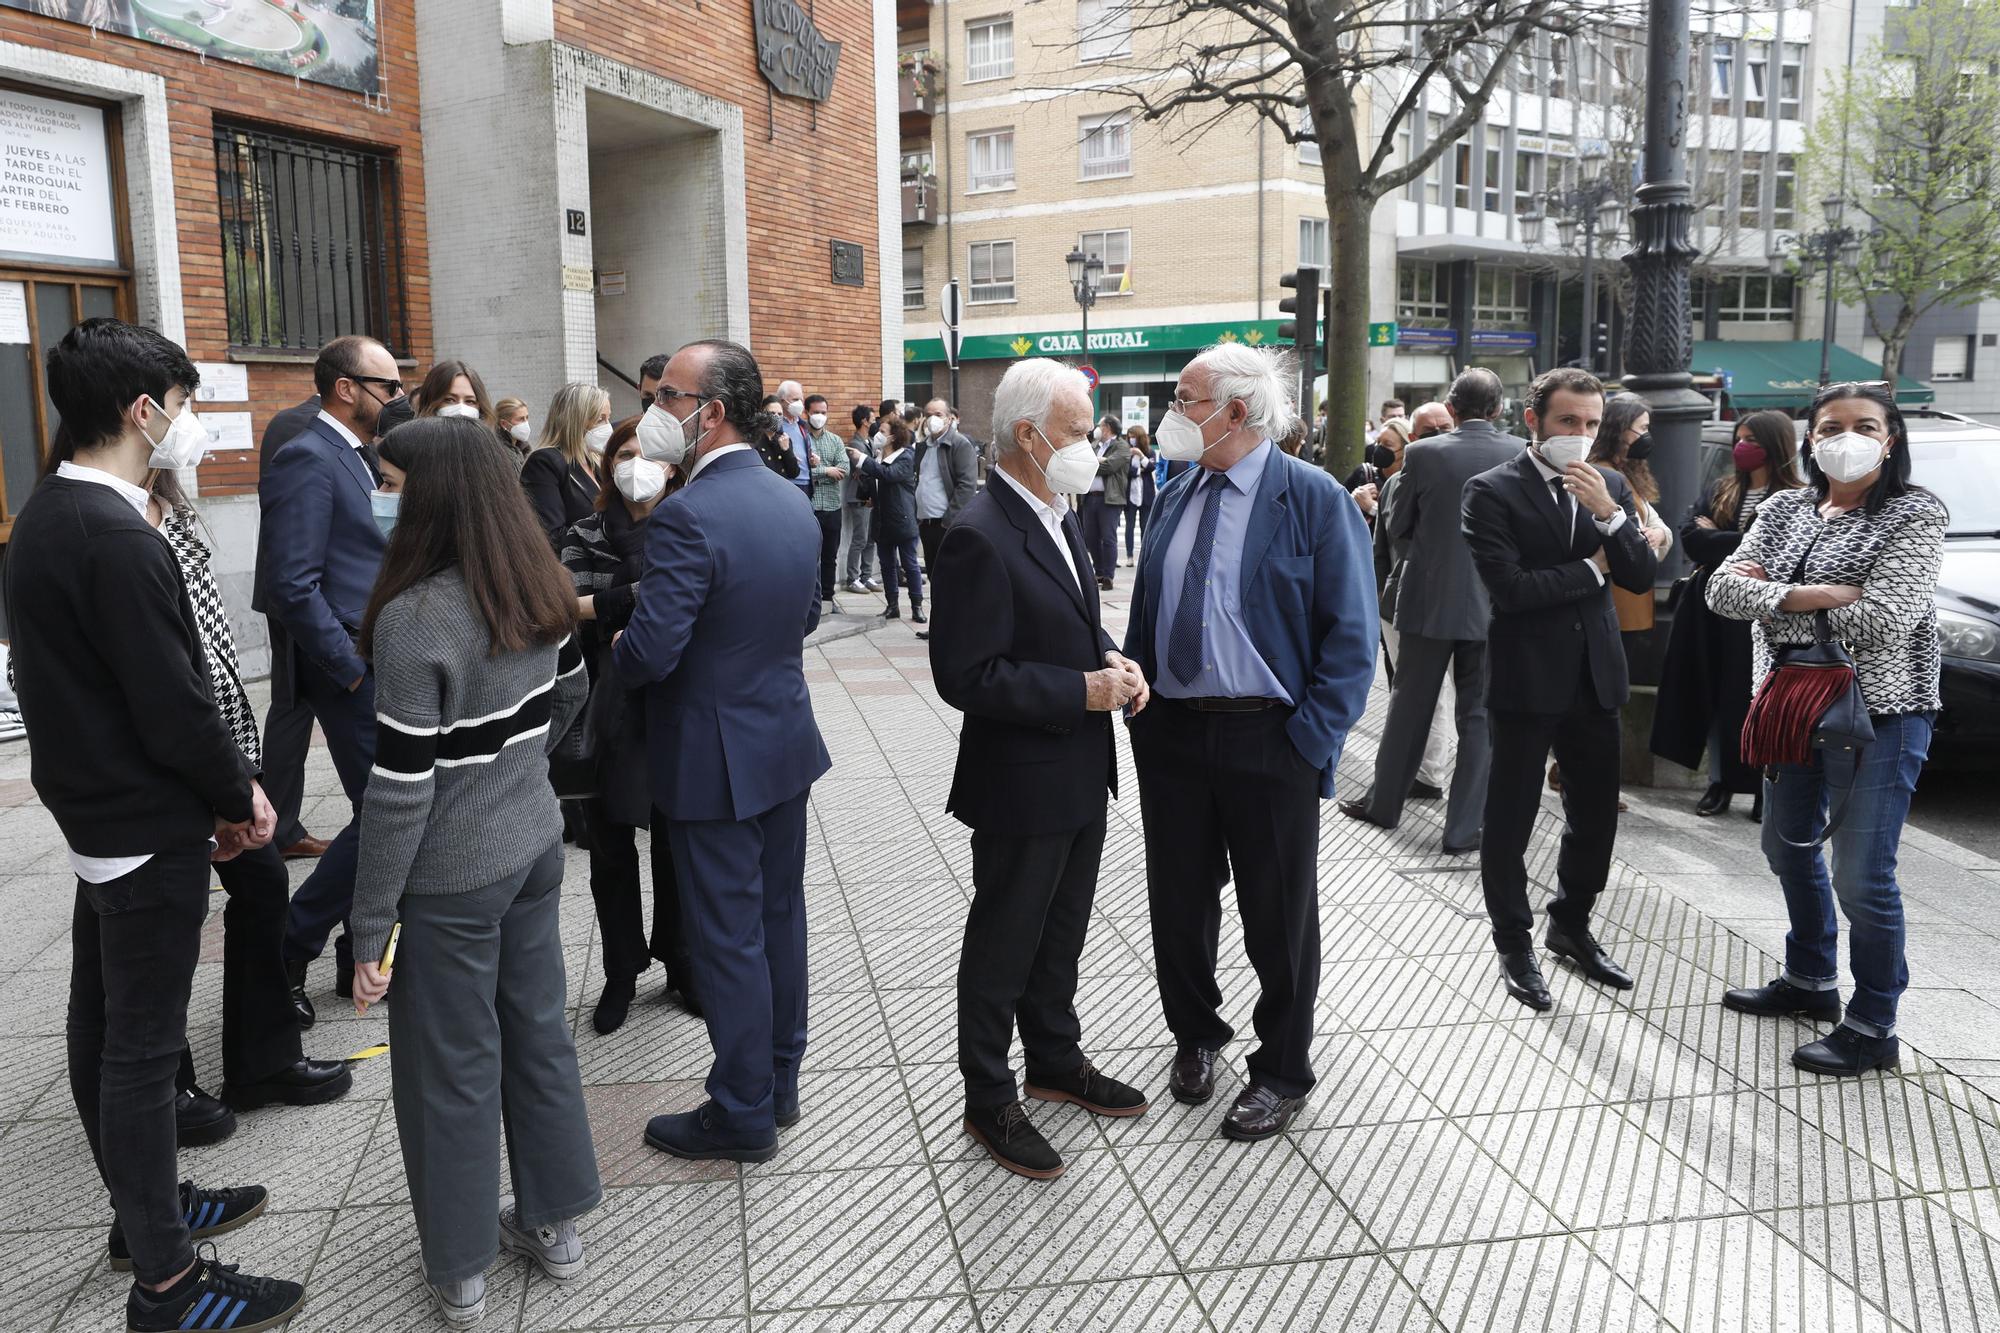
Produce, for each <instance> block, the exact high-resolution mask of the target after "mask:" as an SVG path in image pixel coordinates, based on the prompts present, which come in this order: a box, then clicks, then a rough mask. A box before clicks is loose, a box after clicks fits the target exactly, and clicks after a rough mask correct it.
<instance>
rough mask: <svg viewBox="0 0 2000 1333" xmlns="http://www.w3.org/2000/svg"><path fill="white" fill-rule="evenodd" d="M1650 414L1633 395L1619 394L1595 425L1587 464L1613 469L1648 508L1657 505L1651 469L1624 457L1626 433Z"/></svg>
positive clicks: (1657, 493) (1657, 490) (1657, 485)
mask: <svg viewBox="0 0 2000 1333" xmlns="http://www.w3.org/2000/svg"><path fill="white" fill-rule="evenodd" d="M1651 410H1652V409H1650V408H1649V407H1647V406H1646V400H1645V399H1643V398H1641V397H1640V396H1639V395H1638V394H1636V393H1621V394H1619V395H1618V396H1617V397H1616V398H1613V399H1612V400H1611V401H1610V402H1608V403H1606V404H1605V405H1604V418H1603V420H1601V421H1600V422H1598V424H1597V438H1596V439H1595V440H1593V441H1592V442H1591V445H1590V461H1591V462H1593V463H1602V464H1603V465H1604V466H1606V467H1608V468H1612V469H1614V470H1615V471H1617V472H1618V473H1619V474H1620V475H1621V476H1623V477H1624V478H1625V480H1627V481H1629V482H1631V483H1632V494H1634V495H1636V496H1638V497H1639V498H1640V499H1641V500H1644V501H1645V502H1646V503H1647V504H1656V503H1658V501H1659V498H1660V483H1658V482H1657V481H1654V480H1653V469H1651V468H1649V467H1647V466H1646V460H1645V459H1643V458H1631V457H1628V456H1627V455H1626V453H1625V432H1626V431H1628V430H1630V429H1632V423H1633V422H1635V421H1637V420H1638V419H1639V418H1640V417H1643V416H1645V415H1646V413H1647V412H1649V411H1651Z"/></svg>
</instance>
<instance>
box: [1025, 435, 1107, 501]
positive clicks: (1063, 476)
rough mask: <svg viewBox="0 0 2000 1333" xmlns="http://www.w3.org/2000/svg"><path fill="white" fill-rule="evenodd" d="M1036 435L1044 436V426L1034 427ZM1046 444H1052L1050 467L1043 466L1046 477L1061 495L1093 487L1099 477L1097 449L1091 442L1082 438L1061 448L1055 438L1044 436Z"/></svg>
mask: <svg viewBox="0 0 2000 1333" xmlns="http://www.w3.org/2000/svg"><path fill="white" fill-rule="evenodd" d="M1032 429H1033V430H1034V432H1035V434H1037V435H1042V428H1041V427H1040V426H1035V427H1032ZM1042 443H1043V444H1046V445H1048V446H1049V462H1048V466H1046V467H1044V468H1043V469H1042V479H1043V480H1044V481H1046V482H1048V484H1049V489H1050V490H1052V491H1054V492H1055V493H1056V494H1057V495H1082V494H1083V493H1084V492H1085V491H1087V490H1089V489H1090V483H1091V482H1092V481H1094V480H1095V479H1096V477H1097V451H1096V450H1094V449H1092V448H1091V447H1090V441H1088V440H1078V441H1077V442H1076V443H1075V444H1066V445H1064V446H1063V447H1062V448H1060V449H1058V448H1056V446H1055V443H1054V441H1052V440H1050V439H1049V437H1048V436H1046V435H1042Z"/></svg>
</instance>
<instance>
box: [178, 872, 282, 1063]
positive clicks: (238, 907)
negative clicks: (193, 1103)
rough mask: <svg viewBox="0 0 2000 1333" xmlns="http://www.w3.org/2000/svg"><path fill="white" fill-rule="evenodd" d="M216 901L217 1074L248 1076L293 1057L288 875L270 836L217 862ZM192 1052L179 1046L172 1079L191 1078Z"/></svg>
mask: <svg viewBox="0 0 2000 1333" xmlns="http://www.w3.org/2000/svg"><path fill="white" fill-rule="evenodd" d="M215 875H216V878H218V879H220V880H221V881H222V887H223V890H224V891H225V892H226V893H228V895H229V902H228V904H227V905H226V906H225V907H224V908H223V909H222V1081H223V1082H224V1083H255V1082H257V1081H259V1080H261V1079H266V1078H269V1077H271V1076H272V1075H273V1074H276V1073H277V1072H278V1071H279V1070H281V1069H286V1068H289V1067H290V1066H291V1065H294V1064H296V1063H297V1062H298V1061H299V1060H300V1059H301V1058H302V1057H303V1056H304V1054H305V1052H304V1050H303V1049H302V1048H301V1047H300V1045H299V1018H298V1013H297V1012H296V1011H295V1010H294V1009H293V1008H292V1005H291V1000H290V998H289V995H288V992H289V991H290V984H289V983H288V982H287V981H286V980H285V960H284V956H283V954H282V953H281V952H280V950H281V949H282V948H283V946H284V942H285V905H286V900H287V899H288V898H289V897H290V896H291V891H292V885H291V880H290V879H289V878H288V877H287V876H286V874H285V860H284V858H283V857H282V856H280V855H279V854H278V844H277V841H276V839H273V840H272V841H271V843H270V845H268V846H265V847H259V848H257V849H256V850H255V851H251V852H245V853H243V854H242V855H241V856H237V857H233V858H231V859H230V860H227V861H222V862H218V863H217V864H216V866H215ZM198 1081H199V1080H198V1079H197V1078H196V1077H195V1071H194V1055H193V1053H192V1052H190V1051H187V1050H183V1051H182V1052H181V1067H180V1073H179V1075H178V1077H177V1079H176V1086H177V1087H178V1088H179V1089H180V1090H181V1091H183V1092H185V1091H187V1090H188V1089H189V1088H192V1087H194V1086H195V1084H196V1083H197V1082H198Z"/></svg>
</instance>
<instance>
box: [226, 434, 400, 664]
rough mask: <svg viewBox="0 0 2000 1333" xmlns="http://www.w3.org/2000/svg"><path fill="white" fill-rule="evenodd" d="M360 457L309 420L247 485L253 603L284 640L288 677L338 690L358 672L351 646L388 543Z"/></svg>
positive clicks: (372, 482)
mask: <svg viewBox="0 0 2000 1333" xmlns="http://www.w3.org/2000/svg"><path fill="white" fill-rule="evenodd" d="M374 489H375V478H374V477H373V476H371V475H370V474H369V472H368V465H367V464H366V463H364V462H363V461H362V460H361V455H360V454H359V453H358V452H357V451H356V450H355V448H354V446H352V445H350V444H349V443H348V442H347V441H346V440H344V439H342V438H341V437H340V436H339V435H338V434H337V433H336V432H335V431H334V429H333V428H332V427H331V426H329V425H327V424H326V423H325V422H323V421H319V420H317V419H315V420H314V421H313V423H312V424H311V425H310V426H308V427H307V428H306V429H305V430H304V431H302V432H301V433H300V434H299V435H298V436H297V437H296V438H294V439H293V440H292V441H291V443H289V444H287V445H285V446H284V447H283V448H281V449H279V450H278V452H277V453H276V454H275V455H274V456H273V457H272V459H271V466H270V468H269V470H268V471H266V472H265V474H264V479H263V480H262V481H261V482H259V483H258V484H257V502H258V507H259V509H260V511H261V521H260V524H259V528H258V532H257V568H258V570H259V577H260V580H261V581H260V583H259V585H258V586H259V591H260V593H261V596H260V598H259V602H260V603H261V604H260V605H259V606H258V608H257V609H259V610H261V611H266V612H268V613H269V614H270V615H271V617H272V618H273V619H275V620H276V621H277V622H278V623H279V624H280V625H281V626H283V627H284V631H285V636H286V638H287V639H288V640H289V643H288V651H290V652H291V653H292V654H294V656H293V660H292V672H293V674H292V675H291V676H290V677H289V678H288V679H289V680H291V681H296V680H298V679H299V675H298V673H299V672H301V671H303V670H306V669H311V670H315V671H319V672H323V673H324V674H325V675H326V676H327V677H329V678H330V679H331V680H333V681H334V682H335V683H336V684H338V685H340V686H341V687H342V688H343V689H345V688H346V687H347V686H348V685H349V684H351V683H352V682H353V681H354V680H355V679H356V678H357V677H359V676H362V675H364V674H365V673H366V671H367V664H366V663H365V662H363V661H362V660H361V657H360V655H359V654H357V653H356V652H355V651H354V638H355V636H356V635H357V634H359V633H360V630H361V617H362V615H363V613H365V612H366V611H367V609H368V595H369V594H370V593H371V592H373V591H374V588H375V576H376V574H377V573H378V572H379V571H380V570H381V567H382V551H383V549H384V548H385V547H386V546H387V545H388V541H387V539H386V538H384V537H383V536H382V530H381V529H380V528H378V527H376V526H375V515H374V512H373V510H372V509H371V508H370V505H369V501H368V496H369V494H370V493H371V492H372V491H374Z"/></svg>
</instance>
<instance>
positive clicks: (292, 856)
mask: <svg viewBox="0 0 2000 1333" xmlns="http://www.w3.org/2000/svg"><path fill="white" fill-rule="evenodd" d="M332 845H333V844H332V843H330V842H328V841H327V840H326V839H325V838H315V837H314V836H313V835H312V834H310V833H308V834H306V836H305V837H303V838H300V839H299V840H298V841H297V842H295V843H293V844H292V845H291V846H289V847H287V848H285V850H284V851H282V852H280V853H279V855H281V856H283V857H284V858H285V859H286V860H287V861H309V860H311V859H312V858H314V857H316V856H325V855H326V849H327V848H328V847H331V846H332Z"/></svg>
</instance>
